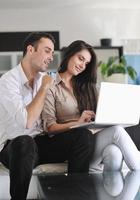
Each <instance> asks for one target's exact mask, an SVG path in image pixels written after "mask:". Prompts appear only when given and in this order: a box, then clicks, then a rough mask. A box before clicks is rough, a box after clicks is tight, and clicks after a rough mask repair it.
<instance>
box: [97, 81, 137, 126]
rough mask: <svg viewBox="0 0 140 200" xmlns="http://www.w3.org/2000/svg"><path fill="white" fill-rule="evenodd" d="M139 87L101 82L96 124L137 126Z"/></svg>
mask: <svg viewBox="0 0 140 200" xmlns="http://www.w3.org/2000/svg"><path fill="white" fill-rule="evenodd" d="M139 118H140V86H139V85H131V84H119V83H109V82H102V83H101V88H100V91H99V99H98V105H97V112H96V119H95V122H96V123H101V124H130V125H131V124H132V125H133V124H134V125H135V124H138V123H139Z"/></svg>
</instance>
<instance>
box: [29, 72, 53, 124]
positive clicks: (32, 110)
mask: <svg viewBox="0 0 140 200" xmlns="http://www.w3.org/2000/svg"><path fill="white" fill-rule="evenodd" d="M52 82H53V79H52V78H51V77H50V76H48V75H45V76H44V77H43V78H42V85H41V87H40V89H39V90H38V92H37V94H36V96H35V97H34V99H33V100H32V102H31V103H29V104H28V105H27V106H26V110H27V124H26V128H31V127H32V125H33V123H34V122H35V121H36V120H37V119H38V118H39V116H40V114H41V112H42V109H43V106H44V101H45V96H46V91H47V89H48V88H49V87H50V85H51V84H52Z"/></svg>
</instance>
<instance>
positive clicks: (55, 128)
mask: <svg viewBox="0 0 140 200" xmlns="http://www.w3.org/2000/svg"><path fill="white" fill-rule="evenodd" d="M94 116H95V114H94V112H93V111H90V110H85V111H83V113H82V114H81V116H80V117H79V119H77V121H71V122H68V123H63V124H59V123H53V124H52V125H50V126H49V127H48V132H49V133H60V132H64V131H67V130H69V129H70V127H71V126H74V125H80V124H82V123H84V122H89V121H91V119H92V118H93V117H94Z"/></svg>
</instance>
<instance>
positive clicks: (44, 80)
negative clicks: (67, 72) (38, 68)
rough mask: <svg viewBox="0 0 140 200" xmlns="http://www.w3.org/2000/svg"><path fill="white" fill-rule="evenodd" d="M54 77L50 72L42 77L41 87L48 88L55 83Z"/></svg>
mask: <svg viewBox="0 0 140 200" xmlns="http://www.w3.org/2000/svg"><path fill="white" fill-rule="evenodd" d="M53 81H54V79H53V78H52V77H51V76H49V75H48V74H46V75H44V76H43V78H42V84H41V88H43V89H45V90H47V89H48V88H49V87H50V86H51V85H52V83H53Z"/></svg>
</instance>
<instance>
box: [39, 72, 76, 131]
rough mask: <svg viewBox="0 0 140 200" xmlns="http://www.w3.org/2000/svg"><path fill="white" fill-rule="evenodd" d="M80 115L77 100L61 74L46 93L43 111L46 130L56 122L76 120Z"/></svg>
mask: <svg viewBox="0 0 140 200" xmlns="http://www.w3.org/2000/svg"><path fill="white" fill-rule="evenodd" d="M79 117H80V113H79V110H78V105H77V100H76V98H75V96H74V95H73V93H72V92H71V91H70V90H69V89H68V88H67V87H66V86H65V83H64V82H63V80H62V79H61V77H60V76H59V74H57V75H56V79H55V81H54V83H53V85H52V87H51V88H50V89H49V90H48V91H47V93H46V99H45V104H44V109H43V112H42V118H43V124H44V130H45V131H47V127H49V126H50V125H52V124H54V123H66V122H70V121H76V120H77V119H78V118H79Z"/></svg>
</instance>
